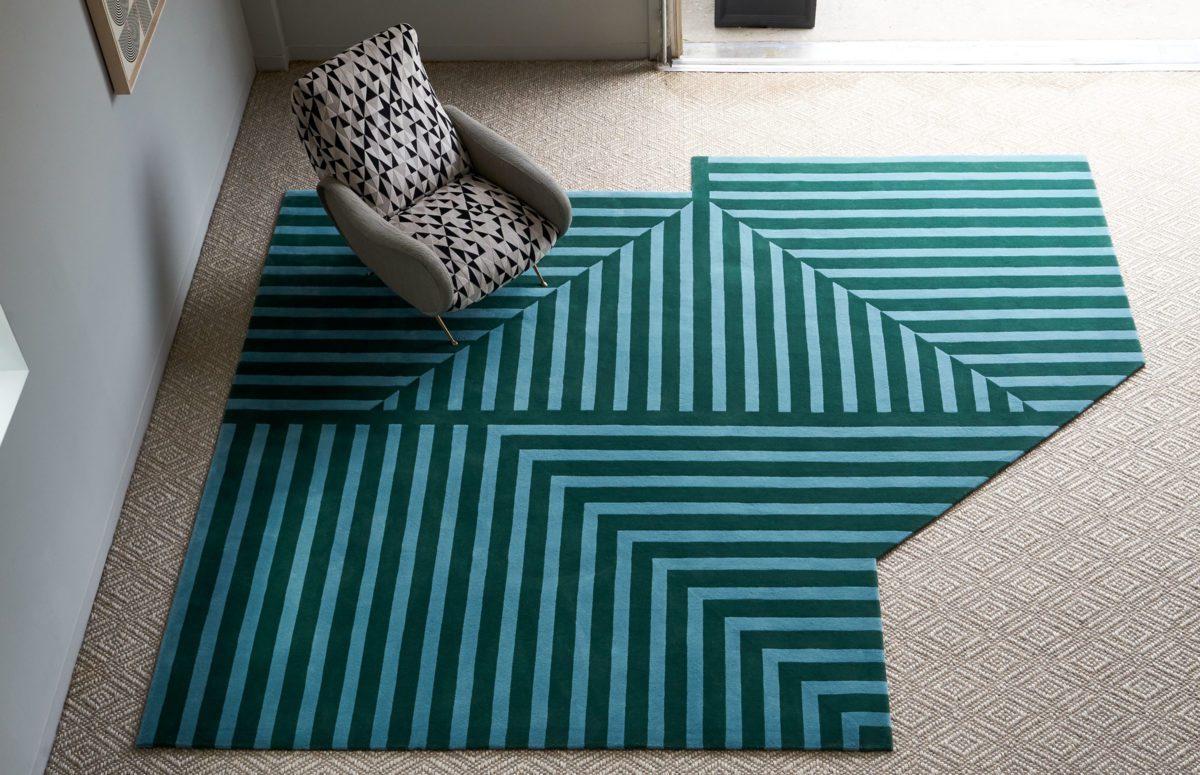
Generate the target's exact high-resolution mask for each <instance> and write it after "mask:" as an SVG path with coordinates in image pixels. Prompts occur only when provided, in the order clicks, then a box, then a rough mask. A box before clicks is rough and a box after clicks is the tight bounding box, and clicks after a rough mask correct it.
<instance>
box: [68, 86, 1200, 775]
mask: <svg viewBox="0 0 1200 775" xmlns="http://www.w3.org/2000/svg"><path fill="white" fill-rule="evenodd" d="M302 69H303V68H298V69H297V70H295V71H293V73H291V74H264V75H262V76H260V78H259V80H258V83H257V85H256V87H255V90H254V92H253V94H252V97H251V100H250V104H249V105H248V109H247V114H246V120H245V123H244V125H243V128H242V133H241V135H240V137H239V140H238V144H237V147H236V150H235V153H234V156H233V159H232V162H231V166H230V170H229V174H228V177H227V179H226V183H225V187H224V189H223V190H222V194H221V198H220V200H219V202H218V206H217V210H216V212H215V213H214V218H213V222H212V225H211V227H210V230H209V234H208V239H207V241H206V243H205V248H204V252H203V254H202V257H201V261H200V264H199V267H198V270H197V274H196V278H195V281H194V283H193V286H192V289H191V292H190V295H189V297H188V302H187V306H186V308H185V311H184V315H183V319H182V322H181V324H180V328H179V334H178V336H177V338H176V342H175V346H174V349H173V350H172V355H171V359H170V363H169V365H168V368H167V371H166V374H165V376H164V380H163V384H162V387H161V389H160V391H159V394H158V399H157V402H156V406H155V410H154V415H153V418H152V420H151V424H150V428H149V430H148V432H147V435H146V439H145V444H144V445H143V448H142V452H141V455H140V457H139V459H138V464H137V467H136V470H135V473H134V478H133V482H132V484H131V487H130V491H129V495H128V499H127V501H126V504H125V509H124V512H123V516H122V519H121V522H120V524H119V525H118V527H117V531H116V536H115V538H114V542H113V547H112V551H111V552H110V554H109V556H108V561H107V564H106V567H105V572H104V577H103V580H102V582H101V584H100V590H99V594H98V596H97V598H96V604H95V606H94V608H93V610H92V616H91V620H90V623H89V626H88V631H87V635H86V638H85V640H84V645H83V649H82V651H81V653H80V659H79V662H78V665H77V667H76V670H75V674H74V679H73V681H72V685H71V690H70V694H69V696H68V699H67V703H66V707H65V710H64V714H63V717H62V722H61V725H60V727H59V732H58V737H57V740H56V743H55V747H54V752H53V755H52V757H51V760H50V767H49V770H50V771H51V772H89V773H94V772H113V773H117V772H119V773H129V772H179V771H188V772H204V773H208V772H212V773H216V772H221V773H226V772H239V773H241V772H280V771H287V772H339V773H350V772H380V773H382V772H398V771H404V772H464V771H470V772H496V773H499V772H505V773H508V772H530V773H534V772H536V773H542V772H559V771H570V772H596V773H600V772H606V773H607V772H663V773H666V772H680V771H694V772H714V773H715V772H729V773H751V772H772V773H779V772H801V771H803V772H889V773H897V772H899V773H906V772H913V773H927V772H961V773H978V772H1061V773H1076V772H1078V773H1085V772H1086V773H1091V772H1096V771H1105V770H1113V771H1123V772H1156V773H1157V772H1189V771H1194V770H1195V769H1196V767H1197V766H1198V764H1200V739H1198V738H1197V732H1196V729H1197V727H1196V725H1195V723H1194V719H1193V718H1192V715H1193V711H1194V707H1195V705H1194V698H1195V696H1196V693H1197V691H1198V689H1200V670H1198V665H1197V662H1196V659H1195V654H1197V653H1200V619H1197V611H1200V597H1198V596H1197V590H1198V589H1200V572H1198V570H1197V564H1196V562H1195V557H1196V556H1197V554H1198V552H1200V533H1197V532H1196V530H1195V517H1196V516H1197V512H1196V507H1195V504H1196V502H1197V500H1196V496H1197V490H1196V488H1195V484H1194V482H1195V481H1197V479H1198V478H1200V456H1198V455H1197V454H1196V453H1195V450H1196V449H1197V448H1200V437H1198V436H1197V430H1196V429H1197V427H1200V415H1198V411H1200V400H1198V397H1200V392H1198V391H1200V387H1198V383H1197V375H1198V374H1200V348H1198V347H1197V340H1196V336H1195V331H1196V330H1197V328H1196V321H1197V320H1200V306H1197V300H1200V273H1198V272H1197V271H1196V267H1197V265H1196V263H1195V262H1194V260H1193V256H1194V255H1195V250H1196V246H1197V245H1198V244H1200V233H1198V232H1197V230H1196V227H1197V222H1196V220H1195V219H1194V218H1191V217H1190V215H1189V214H1190V213H1191V212H1194V211H1195V210H1196V209H1197V208H1200V192H1198V191H1197V189H1196V187H1195V184H1194V181H1195V180H1196V179H1198V178H1200V169H1198V168H1197V162H1196V159H1198V158H1200V154H1198V153H1195V152H1193V151H1194V149H1195V142H1194V138H1195V137H1196V136H1200V131H1198V129H1200V127H1198V126H1197V124H1196V120H1195V116H1197V115H1200V89H1196V88H1195V84H1196V83H1197V76H1195V75H1192V74H1173V75H1164V74H1157V73H1125V74H1094V75H1093V74H1053V75H1034V74H997V73H993V74H959V75H929V74H925V75H921V74H902V75H893V74H858V75H833V74H821V75H807V76H805V75H795V76H792V75H775V74H772V75H700V76H688V77H686V78H678V77H675V76H672V75H669V74H662V73H656V72H654V71H653V69H652V68H646V67H644V66H640V65H621V64H555V65H546V64H539V65H523V64H503V65H495V64H488V65H474V64H460V65H434V66H432V67H431V72H432V74H433V77H434V81H435V83H436V84H437V85H438V90H439V94H440V95H441V96H442V97H443V98H444V99H446V100H447V101H448V102H451V103H455V104H458V105H460V106H461V107H463V108H464V109H466V110H467V111H468V112H470V113H472V114H474V115H477V116H479V117H480V118H481V119H483V120H485V121H486V122H487V123H489V124H491V125H493V126H495V127H497V128H498V129H499V130H500V131H501V132H503V133H504V134H506V135H508V136H510V137H512V138H513V139H514V140H515V141H516V142H517V143H518V144H520V145H522V146H523V147H526V148H530V149H532V150H533V151H534V152H535V154H536V156H537V158H538V160H539V161H540V162H541V163H543V164H545V165H547V167H548V168H549V169H551V170H552V171H553V172H554V174H555V175H556V176H557V177H558V178H559V179H560V180H562V181H563V182H564V184H566V185H567V186H568V187H572V188H591V189H604V188H612V187H614V186H617V185H626V186H631V187H635V188H643V189H659V190H680V189H682V188H683V187H685V186H686V185H687V172H688V170H687V166H686V160H687V157H688V155H689V153H691V154H696V153H705V152H723V153H739V154H747V153H752V154H776V155H778V154H782V153H788V154H796V155H831V154H844V155H862V154H897V153H907V154H921V153H929V152H931V151H932V152H939V153H947V152H949V153H997V152H1003V153H1063V152H1086V153H1087V154H1088V157H1089V158H1090V160H1091V162H1092V166H1093V170H1094V171H1095V175H1096V179H1097V182H1098V185H1099V188H1100V190H1101V192H1102V194H1103V197H1104V201H1105V205H1106V210H1107V213H1108V216H1109V223H1110V227H1111V229H1112V235H1113V239H1114V241H1115V244H1116V248H1117V253H1118V255H1120V257H1121V266H1122V269H1123V271H1124V272H1125V274H1126V277H1125V279H1126V283H1127V285H1128V288H1129V296H1130V302H1131V305H1132V307H1133V309H1134V312H1135V315H1136V317H1137V319H1138V328H1139V334H1140V336H1141V338H1142V342H1143V345H1144V346H1145V348H1146V357H1147V362H1148V367H1147V368H1146V369H1144V370H1143V371H1141V372H1139V373H1138V374H1136V375H1134V377H1133V378H1131V379H1130V380H1129V381H1128V382H1127V383H1126V384H1124V385H1122V386H1121V387H1120V388H1119V389H1117V390H1116V391H1115V392H1114V393H1113V395H1111V396H1109V397H1107V398H1106V399H1105V400H1104V401H1101V402H1100V403H1099V404H1098V405H1097V406H1096V407H1094V408H1092V409H1091V410H1089V411H1088V412H1086V413H1085V414H1084V415H1083V416H1082V417H1080V418H1079V419H1078V420H1076V421H1075V422H1072V423H1071V424H1069V425H1068V426H1067V427H1066V428H1064V429H1063V430H1062V431H1061V432H1059V433H1057V434H1055V435H1054V436H1053V437H1052V438H1050V439H1048V440H1047V441H1046V442H1044V443H1043V444H1042V445H1040V446H1039V447H1038V448H1036V449H1034V450H1033V451H1031V452H1030V453H1029V454H1028V455H1026V456H1025V457H1023V458H1021V459H1020V460H1018V461H1017V462H1016V463H1014V464H1013V466H1012V468H1011V469H1010V471H1008V472H1006V473H1005V474H1004V475H1002V476H999V477H996V478H995V479H993V480H992V481H990V482H989V483H987V484H986V485H985V486H983V487H982V488H980V489H979V490H977V491H976V492H975V493H974V494H973V495H972V496H971V497H970V498H968V499H966V500H965V501H963V502H962V503H960V504H959V505H958V506H956V507H955V508H954V510H953V511H952V512H951V514H949V515H947V517H945V518H943V519H940V520H938V521H937V523H936V524H934V525H932V526H930V528H928V529H926V530H923V531H921V532H920V533H919V534H917V535H915V536H913V537H912V538H910V539H909V540H907V541H905V542H904V543H903V544H902V545H901V546H899V547H898V548H897V549H895V550H894V551H892V552H891V553H889V554H888V555H887V556H886V557H884V558H883V559H882V560H881V561H880V563H879V566H878V572H879V579H880V591H881V595H882V598H883V601H882V602H883V606H882V608H883V623H884V628H885V630H886V631H887V633H888V645H887V661H888V680H889V684H890V688H891V707H892V711H893V724H894V728H893V733H894V735H895V740H896V750H895V751H894V752H893V753H889V754H883V755H879V756H875V755H870V754H863V755H858V756H852V757H847V756H845V755H843V754H813V753H804V752H799V753H789V752H786V751H785V752H761V751H759V752H754V751H743V752H720V751H709V752H683V751H661V752H654V751H646V752H630V751H627V752H606V751H581V752H570V751H546V752H529V751H495V752H484V751H467V752H384V753H380V752H321V751H313V752H302V751H259V752H245V751H212V750H197V749H162V748H159V749H141V750H139V749H136V748H134V747H133V742H134V737H135V733H136V730H137V724H138V720H139V718H140V714H141V710H142V707H143V703H144V700H145V697H146V692H147V688H148V686H149V681H150V674H151V671H152V669H153V665H154V659H155V654H156V651H157V648H158V643H159V641H160V639H161V637H162V633H163V628H164V623H165V621H166V617H167V609H168V607H169V604H170V599H171V594H172V590H173V589H174V587H175V583H176V580H177V578H178V568H179V567H180V563H181V560H182V556H183V551H184V548H185V547H186V544H187V537H188V534H189V532H190V531H191V529H192V523H193V519H194V517H195V514H196V510H197V504H198V502H199V495H200V491H201V489H202V486H203V481H204V477H205V474H206V472H207V470H208V465H209V461H210V459H211V457H212V453H213V445H214V443H215V439H216V437H217V433H218V429H219V427H220V419H221V415H222V412H223V411H224V404H225V399H226V395H227V393H228V390H229V384H230V380H231V379H232V378H233V374H234V370H235V367H236V364H237V360H238V352H239V350H240V349H241V345H242V341H243V338H244V336H245V333H246V326H247V321H248V319H249V317H250V310H251V307H252V305H253V299H254V293H255V288H256V286H257V285H258V280H259V275H260V267H261V261H262V256H263V255H264V253H265V250H266V245H267V242H268V240H269V239H270V234H271V227H272V224H273V223H274V220H275V217H276V215H277V213H278V206H279V200H278V194H277V193H274V192H278V191H280V190H283V189H285V188H299V187H311V186H312V185H313V183H315V180H313V179H312V177H311V172H310V171H309V166H308V163H307V161H306V160H305V159H304V156H303V152H302V150H301V149H300V147H299V145H298V144H297V143H296V142H295V140H294V131H295V130H294V127H293V122H292V119H291V116H290V113H289V110H288V104H287V95H288V88H289V87H290V84H291V81H292V80H293V79H294V78H295V77H296V75H297V74H298V73H299V72H302ZM547 104H553V105H555V106H556V110H555V111H552V112H547V111H546V105H547ZM914 105H919V106H920V110H914V109H913V106H914Z"/></svg>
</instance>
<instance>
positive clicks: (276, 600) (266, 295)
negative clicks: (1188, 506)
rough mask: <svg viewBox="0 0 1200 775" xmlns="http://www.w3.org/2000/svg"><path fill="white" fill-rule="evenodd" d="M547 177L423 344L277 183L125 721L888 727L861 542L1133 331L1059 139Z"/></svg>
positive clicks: (379, 732)
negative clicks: (577, 185) (234, 359)
mask: <svg viewBox="0 0 1200 775" xmlns="http://www.w3.org/2000/svg"><path fill="white" fill-rule="evenodd" d="M572 198H573V204H574V207H575V221H574V225H573V226H572V228H571V230H570V231H569V232H568V233H567V234H565V235H563V236H562V237H561V238H560V239H559V241H558V243H557V244H556V245H555V247H554V249H553V250H552V251H551V252H550V253H549V254H548V255H547V256H546V257H545V259H544V260H543V263H542V266H543V269H542V272H543V274H544V275H546V279H547V280H548V281H549V284H550V287H549V288H546V289H543V288H541V287H540V286H538V284H537V283H536V282H535V281H533V280H532V279H530V278H528V277H521V278H518V279H517V280H515V281H514V282H512V283H510V284H509V285H507V286H505V287H504V288H503V289H501V290H500V291H498V292H497V293H495V294H493V295H492V296H490V297H488V298H487V299H485V300H483V301H482V302H480V304H478V305H475V306H473V307H470V308H468V309H466V310H462V311H460V312H457V313H453V314H452V315H450V316H448V317H447V321H448V323H449V324H450V325H451V327H452V328H453V329H454V330H455V332H456V334H458V335H459V337H460V339H462V340H463V342H464V344H463V345H462V346H461V347H459V348H451V347H449V346H447V345H446V344H445V340H444V338H442V337H441V334H440V332H439V331H437V330H436V329H435V328H434V326H433V325H432V324H431V322H430V321H429V320H427V319H425V318H423V317H422V316H420V315H418V314H416V313H415V312H414V311H413V310H411V309H409V308H407V307H405V306H404V305H403V303H402V302H400V301H399V300H397V299H395V298H394V297H392V296H391V295H390V294H388V293H387V292H386V289H384V288H383V287H382V285H381V284H380V283H378V282H377V281H376V280H375V278H373V277H372V276H370V275H369V274H368V273H367V272H366V270H364V269H363V268H362V266H361V264H359V263H358V262H357V260H356V259H355V258H354V256H353V255H351V254H350V253H349V251H348V250H347V249H346V248H345V246H344V244H343V243H341V241H340V239H339V238H338V237H337V235H336V232H335V231H334V230H332V229H331V228H330V226H329V223H328V221H327V219H326V218H325V216H324V214H323V211H322V210H321V209H320V206H319V204H318V203H317V200H316V199H315V197H314V196H313V195H312V194H311V193H310V192H290V193H289V194H288V195H287V196H286V197H285V199H284V203H283V208H282V210H281V213H280V221H279V226H278V228H277V230H276V236H275V239H274V241H273V243H272V247H271V251H270V254H269V256H268V259H267V264H266V267H265V269H264V273H263V280H262V286H261V288H260V292H259V296H258V298H257V300H256V306H255V311H254V316H253V319H252V321H251V325H250V330H249V332H248V334H247V338H246V346H245V350H244V352H243V355H242V361H241V363H240V365H239V367H238V372H237V376H236V378H235V381H234V385H233V388H232V392H231V395H230V399H229V404H228V408H227V413H226V418H225V423H224V425H223V427H222V430H221V434H220V437H219V440H218V444H217V450H216V453H215V454H214V458H213V463H212V468H211V471H210V474H209V479H208V484H207V487H206V490H205V494H204V498H203V500H202V502H201V505H200V509H199V513H198V514H197V517H196V525H195V528H194V533H193V536H192V540H191V545H190V548H189V551H188V554H187V558H186V560H185V563H184V567H183V568H182V570H181V574H180V579H179V582H178V587H177V590H176V599H175V604H174V606H173V609H172V612H171V616H170V618H169V621H168V625H167V628H166V632H165V633H164V636H163V642H162V646H161V651H160V657H159V662H158V666H157V670H156V672H155V676H154V679H153V681H152V684H151V688H150V692H149V695H148V697H147V701H146V707H145V711H144V715H143V721H142V728H141V732H140V735H139V738H138V742H139V744H141V745H168V746H180V747H247V748H335V749H336V748H488V747H490V748H547V747H554V748H562V747H572V748H578V747H588V748H605V747H607V748H632V747H649V748H659V747H667V748H808V749H845V750H887V749H890V748H891V744H892V741H891V719H890V714H889V709H888V700H887V684H886V675H885V669H884V664H885V660H884V644H883V634H882V626H881V619H880V608H879V598H878V591H877V585H876V575H875V562H876V559H877V558H878V557H879V556H881V555H882V554H884V553H886V552H887V551H889V550H890V549H891V548H893V547H895V546H896V545H897V544H898V543H900V542H901V541H903V540H905V539H906V538H907V537H908V536H910V535H911V534H912V533H913V532H915V531H917V530H919V529H921V528H922V527H924V526H925V525H927V524H928V523H929V522H931V521H932V520H933V519H935V518H937V517H938V516H939V515H941V514H942V513H944V512H945V511H946V510H947V509H949V508H950V507H951V506H952V505H953V504H954V503H956V502H957V501H959V500H961V499H962V498H964V497H965V496H966V495H968V494H969V493H970V492H971V491H972V490H974V489H975V488H977V487H979V486H980V485H981V484H983V483H984V482H985V481H987V480H988V478H990V477H991V476H993V475H995V474H996V473H997V472H998V471H1000V470H1001V469H1002V468H1003V467H1005V466H1006V465H1008V464H1009V463H1010V462H1012V461H1013V460H1015V459H1016V458H1017V457H1019V456H1020V455H1021V454H1023V453H1024V452H1025V451H1027V450H1028V449H1030V448H1031V447H1033V446H1034V445H1036V444H1038V443H1039V442H1040V441H1041V440H1043V439H1044V438H1046V437H1047V436H1048V435H1050V434H1051V433H1053V432H1054V431H1055V430H1057V429H1058V428H1059V427H1060V426H1061V425H1062V424H1064V423H1065V422H1067V421H1069V420H1070V419H1071V418H1072V417H1074V416H1075V415H1076V414H1078V412H1080V411H1082V410H1083V409H1084V408H1086V407H1087V406H1088V405H1089V404H1090V403H1091V402H1092V401H1094V400H1096V399H1098V398H1099V397H1100V396H1101V395H1103V394H1104V393H1105V392H1107V391H1108V390H1110V389H1111V388H1112V387H1114V386H1115V385H1116V384H1118V383H1119V382H1120V381H1121V380H1123V379H1124V378H1125V377H1126V376H1128V375H1129V374H1131V373H1132V372H1133V371H1134V370H1136V369H1137V368H1138V367H1139V366H1140V365H1141V363H1142V356H1141V351H1140V348H1139V345H1138V340H1137V337H1136V333H1135V330H1134V326H1133V321H1132V318H1131V316H1130V313H1129V308H1128V304H1127V302H1126V299H1125V296H1124V290H1123V287H1122V284H1121V278H1120V274H1119V272H1118V269H1117V264H1116V259H1115V256H1114V254H1113V250H1112V246H1111V242H1110V241H1109V238H1108V236H1107V231H1106V227H1105V222H1104V218H1103V215H1102V213H1101V210H1100V204H1099V201H1098V199H1097V194H1096V190H1095V186H1094V184H1093V182H1092V180H1091V176H1090V173H1089V172H1088V168H1087V164H1086V162H1085V161H1084V160H1082V159H1078V158H1022V157H1018V158H1003V159H988V158H965V159H942V158H930V159H814V160H805V159H718V158H698V159H696V160H695V161H694V169H693V191H692V192H690V193H686V194H661V193H636V192H633V193H630V192H626V193H579V194H575V195H573V197H572ZM947 712H954V711H953V709H947Z"/></svg>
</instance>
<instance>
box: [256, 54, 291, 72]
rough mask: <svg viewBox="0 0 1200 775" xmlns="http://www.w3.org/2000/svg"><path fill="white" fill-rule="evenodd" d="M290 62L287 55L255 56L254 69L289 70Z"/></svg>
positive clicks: (266, 70) (262, 70) (259, 70)
mask: <svg viewBox="0 0 1200 775" xmlns="http://www.w3.org/2000/svg"><path fill="white" fill-rule="evenodd" d="M289 64H291V63H290V62H289V61H288V58H287V57H285V56H267V57H254V69H255V70H256V71H257V72H260V73H262V72H268V71H270V72H275V71H281V70H287V69H288V65H289Z"/></svg>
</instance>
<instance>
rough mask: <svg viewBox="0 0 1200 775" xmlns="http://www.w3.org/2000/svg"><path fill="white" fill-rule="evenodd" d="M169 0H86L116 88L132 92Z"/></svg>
mask: <svg viewBox="0 0 1200 775" xmlns="http://www.w3.org/2000/svg"><path fill="white" fill-rule="evenodd" d="M166 2H167V0H87V5H88V10H89V11H90V12H91V14H92V24H93V25H94V26H95V28H96V37H97V38H99V39H100V50H101V51H103V52H104V62H105V64H106V65H107V66H108V77H109V79H110V80H111V81H112V86H113V91H114V92H116V93H117V94H130V93H132V92H133V84H134V82H135V81H137V77H138V72H139V71H140V70H141V69H142V62H143V61H144V60H145V59H146V49H148V48H149V47H150V38H151V36H152V35H154V28H155V26H157V24H158V17H159V16H161V15H162V9H163V6H164V5H166Z"/></svg>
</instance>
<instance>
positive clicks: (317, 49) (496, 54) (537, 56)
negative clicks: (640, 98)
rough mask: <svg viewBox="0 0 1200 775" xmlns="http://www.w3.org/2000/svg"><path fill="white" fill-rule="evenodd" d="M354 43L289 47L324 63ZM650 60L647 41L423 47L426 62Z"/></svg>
mask: <svg viewBox="0 0 1200 775" xmlns="http://www.w3.org/2000/svg"><path fill="white" fill-rule="evenodd" d="M355 42H356V41H349V42H347V43H326V44H290V45H289V46H288V57H289V58H290V59H291V60H292V61H293V62H297V61H313V60H315V61H321V60H325V59H329V58H330V57H335V56H337V55H338V54H340V53H342V52H343V51H345V50H346V49H347V48H349V47H350V46H352V45H354V43H355ZM648 57H649V54H648V53H647V49H646V41H644V40H638V41H631V42H629V43H614V44H604V45H595V46H470V45H466V46H439V45H430V44H427V43H424V42H422V44H421V58H422V59H424V60H425V61H427V62H436V61H442V62H446V61H460V62H461V61H506V60H529V61H542V60H587V59H647V58H648Z"/></svg>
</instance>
